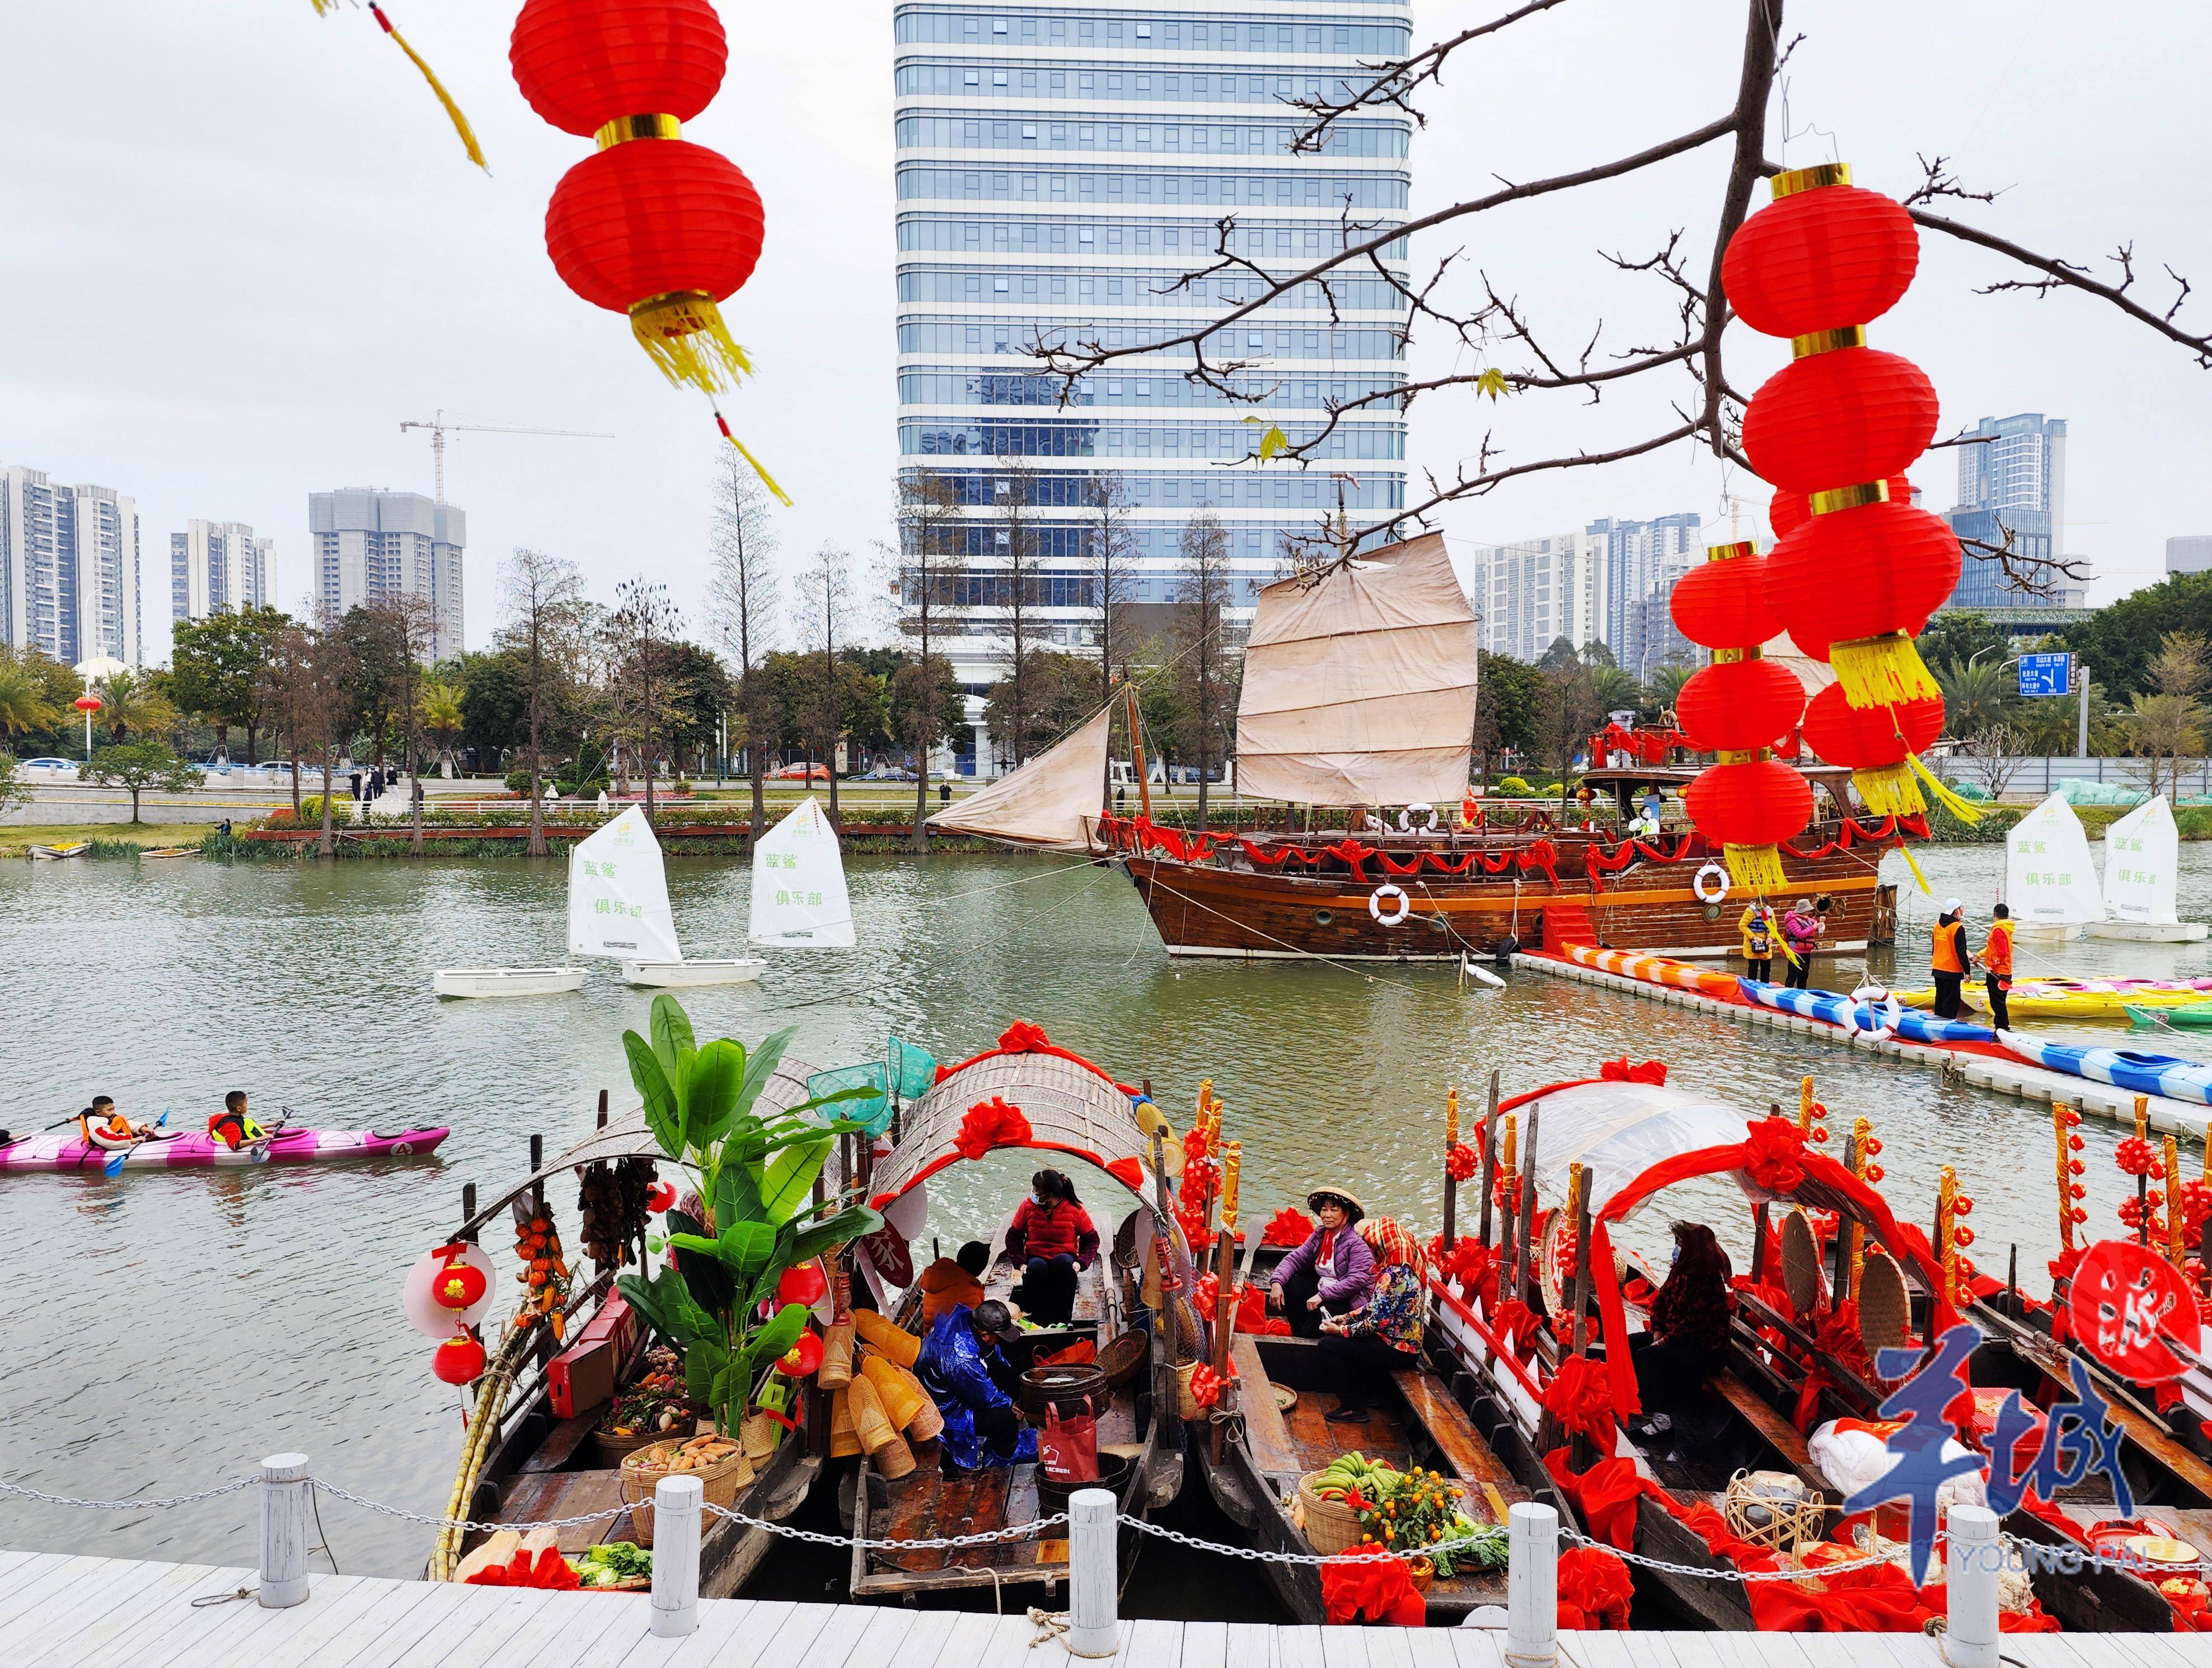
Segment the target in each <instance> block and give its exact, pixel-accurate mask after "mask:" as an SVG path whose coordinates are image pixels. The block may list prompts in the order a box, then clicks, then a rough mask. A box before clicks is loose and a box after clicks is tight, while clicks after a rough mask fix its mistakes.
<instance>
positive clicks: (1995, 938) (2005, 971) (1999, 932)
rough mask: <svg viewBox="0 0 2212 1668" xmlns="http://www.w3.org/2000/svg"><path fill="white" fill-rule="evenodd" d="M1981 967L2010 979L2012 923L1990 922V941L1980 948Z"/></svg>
mask: <svg viewBox="0 0 2212 1668" xmlns="http://www.w3.org/2000/svg"><path fill="white" fill-rule="evenodd" d="M1982 965H1983V966H1984V967H1985V968H1987V969H1988V970H1989V971H1990V972H1992V973H1995V974H1997V975H1998V976H2000V977H2005V978H2009V977H2012V922H2009V921H1992V922H1990V941H1989V942H1988V943H1987V944H1984V946H1982Z"/></svg>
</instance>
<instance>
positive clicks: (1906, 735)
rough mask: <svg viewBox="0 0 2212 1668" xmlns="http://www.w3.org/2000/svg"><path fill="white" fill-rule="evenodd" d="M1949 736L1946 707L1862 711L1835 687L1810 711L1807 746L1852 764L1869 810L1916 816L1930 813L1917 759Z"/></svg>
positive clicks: (1922, 704) (1906, 704)
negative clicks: (1945, 730)
mask: <svg viewBox="0 0 2212 1668" xmlns="http://www.w3.org/2000/svg"><path fill="white" fill-rule="evenodd" d="M1942 733H1943V703H1942V699H1941V698H1940V697H1939V698H1937V699H1934V700H1919V701H1900V702H1899V703H1896V704H1894V705H1893V706H1887V707H1876V708H1874V709H1871V710H1868V711H1862V710H1860V709H1858V708H1857V707H1854V706H1852V705H1851V704H1850V703H1849V702H1848V701H1846V700H1844V691H1843V686H1842V685H1838V684H1831V685H1829V686H1828V687H1827V688H1826V689H1824V690H1822V691H1820V693H1819V694H1818V695H1816V696H1814V697H1813V699H1812V702H1811V703H1810V704H1809V705H1808V706H1807V708H1806V709H1805V745H1806V746H1808V747H1810V748H1811V749H1812V750H1813V751H1814V752H1816V753H1818V754H1819V755H1820V757H1821V758H1824V759H1826V760H1827V762H1828V763H1829V764H1847V765H1849V766H1850V770H1851V782H1852V785H1853V786H1855V787H1856V788H1857V789H1858V790H1859V797H1860V798H1861V799H1862V800H1863V801H1866V806H1867V808H1868V809H1869V811H1875V812H1878V813H1881V815H1883V816H1885V817H1895V816H1911V815H1913V814H1915V813H1919V812H1923V811H1925V810H1926V809H1927V808H1928V801H1926V800H1925V799H1923V797H1922V796H1921V793H1920V788H1919V784H1918V783H1917V782H1915V781H1914V780H1913V771H1912V766H1911V760H1912V759H1913V757H1914V755H1916V754H1917V753H1919V752H1923V751H1925V750H1926V749H1927V748H1928V747H1929V746H1932V745H1933V744H1934V742H1935V740H1936V737H1937V736H1939V735H1941V734H1942Z"/></svg>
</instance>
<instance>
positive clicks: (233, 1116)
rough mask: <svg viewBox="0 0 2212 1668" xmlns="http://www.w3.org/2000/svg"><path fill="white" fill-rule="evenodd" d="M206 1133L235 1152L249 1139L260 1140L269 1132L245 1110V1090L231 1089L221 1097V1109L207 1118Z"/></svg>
mask: <svg viewBox="0 0 2212 1668" xmlns="http://www.w3.org/2000/svg"><path fill="white" fill-rule="evenodd" d="M208 1134H210V1135H213V1136H214V1137H215V1138H216V1140H217V1141H221V1142H222V1144H223V1145H224V1146H226V1147H228V1148H230V1150H231V1151H232V1152H234V1153H235V1152H236V1151H237V1150H238V1149H239V1148H241V1147H243V1146H245V1145H246V1143H247V1142H249V1141H262V1140H264V1139H266V1138H267V1136H268V1134H269V1132H268V1131H267V1130H266V1129H263V1128H262V1127H261V1126H260V1125H259V1124H258V1123H255V1122H254V1121H253V1119H252V1116H251V1115H250V1114H249V1113H248V1112H247V1111H246V1091H245V1090H243V1089H233V1090H232V1091H231V1092H230V1093H228V1094H227V1095H225V1096H224V1097H223V1098H222V1111H219V1112H217V1113H216V1115H215V1116H214V1117H211V1118H210V1119H209V1120H208Z"/></svg>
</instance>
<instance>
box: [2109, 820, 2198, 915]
mask: <svg viewBox="0 0 2212 1668" xmlns="http://www.w3.org/2000/svg"><path fill="white" fill-rule="evenodd" d="M2180 863H2181V831H2180V830H2179V829H2178V828H2176V827H2175V826H2174V825H2173V808H2172V807H2171V806H2169V805H2168V804H2167V803H2166V798H2165V795H2163V794H2160V795H2159V796H2158V797H2156V798H2154V799H2153V800H2151V801H2148V803H2146V804H2143V805H2139V806H2137V807H2136V808H2135V809H2134V810H2132V811H2130V812H2129V813H2128V814H2127V815H2126V816H2124V817H2123V818H2121V819H2119V821H2118V822H2116V823H2114V824H2113V825H2112V826H2111V827H2110V828H2108V829H2106V831H2105V909H2106V912H2107V913H2108V914H2109V915H2110V916H2112V919H2113V920H2115V921H2136V922H2142V923H2143V924H2144V925H2146V926H2153V927H2171V926H2173V925H2175V924H2176V923H2177V922H2179V921H2180V919H2181V917H2180V916H2179V915H2177V914H2176V913H2175V912H2174V908H2173V895H2174V877H2175V871H2176V870H2177V869H2178V868H2179V867H2180Z"/></svg>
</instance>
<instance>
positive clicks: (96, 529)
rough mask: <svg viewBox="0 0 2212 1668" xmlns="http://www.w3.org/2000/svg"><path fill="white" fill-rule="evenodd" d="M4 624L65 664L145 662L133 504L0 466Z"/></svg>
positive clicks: (14, 641) (18, 643) (17, 640)
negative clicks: (140, 630)
mask: <svg viewBox="0 0 2212 1668" xmlns="http://www.w3.org/2000/svg"><path fill="white" fill-rule="evenodd" d="M0 630H5V632H6V636H7V642H8V644H9V647H10V648H36V649H39V650H40V651H42V652H44V653H45V654H49V655H51V656H52V657H53V658H54V659H55V660H58V661H61V662H62V663H63V664H64V665H66V666H76V665H77V664H79V663H80V662H82V661H100V660H108V661H121V662H122V663H123V664H124V665H125V666H130V667H136V666H139V665H142V664H143V650H142V647H141V644H140V641H139V622H138V506H137V501H136V500H135V499H133V498H131V496H129V495H128V494H125V493H120V492H118V491H117V490H115V489H114V488H112V487H106V486H90V485H85V484H78V485H76V486H61V485H58V484H55V483H53V482H52V481H50V480H48V479H47V478H46V473H45V472H43V471H41V470H37V469H29V468H26V467H24V466H21V465H19V464H6V465H0Z"/></svg>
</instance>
